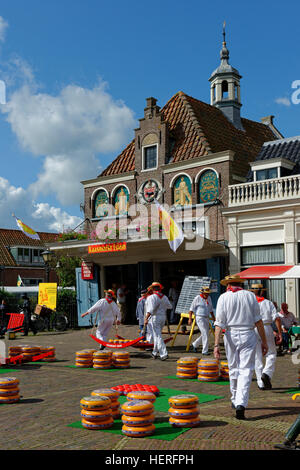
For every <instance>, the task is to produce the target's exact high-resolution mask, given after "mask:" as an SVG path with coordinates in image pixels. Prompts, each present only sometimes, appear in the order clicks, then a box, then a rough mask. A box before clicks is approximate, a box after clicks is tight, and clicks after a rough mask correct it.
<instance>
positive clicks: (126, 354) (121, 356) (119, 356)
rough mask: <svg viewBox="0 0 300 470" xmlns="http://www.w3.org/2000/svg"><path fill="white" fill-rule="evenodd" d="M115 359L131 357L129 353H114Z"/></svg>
mask: <svg viewBox="0 0 300 470" xmlns="http://www.w3.org/2000/svg"><path fill="white" fill-rule="evenodd" d="M112 357H113V359H127V360H128V359H129V357H130V355H129V352H127V351H114V352H113V353H112Z"/></svg>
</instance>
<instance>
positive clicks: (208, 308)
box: [188, 287, 215, 356]
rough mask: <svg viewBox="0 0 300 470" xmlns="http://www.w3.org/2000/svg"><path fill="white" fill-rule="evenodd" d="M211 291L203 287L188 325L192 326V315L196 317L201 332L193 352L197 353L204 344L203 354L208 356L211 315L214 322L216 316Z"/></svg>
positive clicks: (193, 344)
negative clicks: (198, 348)
mask: <svg viewBox="0 0 300 470" xmlns="http://www.w3.org/2000/svg"><path fill="white" fill-rule="evenodd" d="M210 293H211V290H210V289H209V288H208V287H202V288H201V289H200V294H199V295H197V296H196V297H195V298H194V300H193V302H192V305H191V308H190V311H189V320H188V324H189V325H191V324H192V314H193V313H194V314H195V316H196V323H197V326H198V328H199V330H200V333H201V334H200V336H199V337H198V338H197V339H196V340H195V341H194V342H193V343H192V347H193V351H194V352H197V347H198V346H199V345H200V344H201V343H202V354H203V355H204V356H208V355H209V352H208V335H209V314H211V316H212V319H213V321H215V316H214V312H213V306H212V302H211V298H210V295H209V294H210Z"/></svg>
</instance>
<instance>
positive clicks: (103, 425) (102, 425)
mask: <svg viewBox="0 0 300 470" xmlns="http://www.w3.org/2000/svg"><path fill="white" fill-rule="evenodd" d="M81 424H82V426H83V427H84V428H86V429H92V430H93V429H94V430H97V429H109V428H111V427H112V426H113V424H114V420H113V417H112V416H111V417H110V418H108V419H106V420H103V421H101V422H98V423H95V422H94V421H89V420H87V419H85V418H82V420H81Z"/></svg>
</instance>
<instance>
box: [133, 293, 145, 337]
mask: <svg viewBox="0 0 300 470" xmlns="http://www.w3.org/2000/svg"><path fill="white" fill-rule="evenodd" d="M146 299H147V289H142V290H141V296H140V298H139V299H138V301H137V304H136V311H135V314H136V318H137V321H138V322H139V330H140V333H142V332H143V330H144V322H145V303H146Z"/></svg>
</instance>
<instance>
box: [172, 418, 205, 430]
mask: <svg viewBox="0 0 300 470" xmlns="http://www.w3.org/2000/svg"><path fill="white" fill-rule="evenodd" d="M200 422H201V421H200V418H199V417H196V418H173V417H171V418H170V419H169V423H170V424H172V426H174V427H177V428H194V427H196V426H199V424H200Z"/></svg>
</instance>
